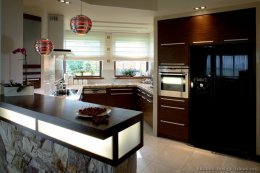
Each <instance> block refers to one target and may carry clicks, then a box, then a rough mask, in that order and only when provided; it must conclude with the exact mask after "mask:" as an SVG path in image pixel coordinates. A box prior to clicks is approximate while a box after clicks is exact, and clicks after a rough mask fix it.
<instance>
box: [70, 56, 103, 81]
mask: <svg viewBox="0 0 260 173" xmlns="http://www.w3.org/2000/svg"><path fill="white" fill-rule="evenodd" d="M68 60H69V61H71V59H68ZM75 61H99V67H100V68H99V74H100V75H98V76H83V75H82V76H76V75H73V79H104V78H103V77H102V69H103V66H102V64H103V62H102V61H101V60H87V59H86V60H75ZM65 63H66V62H65ZM65 67H66V64H65ZM65 71H67V69H66V70H65Z"/></svg>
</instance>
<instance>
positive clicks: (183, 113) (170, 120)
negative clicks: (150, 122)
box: [158, 97, 189, 142]
mask: <svg viewBox="0 0 260 173" xmlns="http://www.w3.org/2000/svg"><path fill="white" fill-rule="evenodd" d="M158 136H161V137H167V138H171V139H175V140H179V141H183V142H188V136H189V107H188V99H183V98H174V97H159V100H158Z"/></svg>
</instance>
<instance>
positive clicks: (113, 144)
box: [0, 94, 143, 166]
mask: <svg viewBox="0 0 260 173" xmlns="http://www.w3.org/2000/svg"><path fill="white" fill-rule="evenodd" d="M90 106H97V107H103V106H101V105H96V104H91V103H85V102H81V101H75V100H68V99H64V98H60V97H51V96H44V95H40V94H34V95H33V96H18V97H4V96H1V97H0V119H2V120H4V121H7V122H11V123H12V124H15V125H18V126H22V127H25V128H27V129H29V130H31V131H33V132H34V133H36V134H39V135H42V136H44V137H47V138H50V139H51V140H54V141H56V142H57V143H60V144H62V145H65V146H69V147H70V148H73V149H75V150H79V151H80V152H83V153H85V154H86V155H90V156H91V157H93V158H96V159H98V160H101V161H103V162H105V163H108V164H110V165H114V166H117V165H119V164H120V163H122V162H123V161H124V160H126V159H127V158H128V157H129V156H130V155H132V154H134V153H135V152H136V151H137V150H138V149H140V148H141V147H142V146H143V135H142V129H143V114H142V112H139V111H133V110H127V109H120V108H113V107H112V108H111V110H112V111H111V113H110V114H109V124H108V125H99V126H96V125H94V124H93V123H92V122H90V121H87V120H85V119H81V118H78V117H77V111H78V110H79V109H81V108H83V107H90ZM52 128H53V129H52ZM48 129H49V131H48ZM55 129H56V130H55ZM50 130H51V131H50ZM58 130H61V132H60V133H58ZM55 134H56V135H58V136H55ZM64 134H66V135H70V134H71V135H73V136H71V139H72V137H73V138H74V137H75V136H74V135H76V134H80V135H81V138H80V139H78V141H75V140H74V141H73V140H71V139H70V137H69V141H66V140H63V138H62V137H61V136H63V135H64ZM126 135H127V138H126ZM85 137H86V139H84V138H85ZM92 138H93V139H94V140H97V141H99V142H100V143H99V146H98V145H97V146H96V147H97V150H95V149H94V150H93V151H92V149H93V148H91V147H90V146H89V147H88V145H89V144H88V141H86V143H85V144H86V146H85V145H83V146H82V145H81V143H82V142H83V143H84V140H90V139H92ZM103 142H104V144H103ZM89 143H90V141H89ZM92 145H93V144H92ZM94 145H95V144H94ZM102 145H107V146H103V147H105V149H104V148H102ZM127 145H128V146H127ZM100 147H101V149H100V150H101V151H98V150H99V149H98V148H100ZM129 147H130V148H129ZM109 150H110V151H109ZM102 151H104V152H105V153H102Z"/></svg>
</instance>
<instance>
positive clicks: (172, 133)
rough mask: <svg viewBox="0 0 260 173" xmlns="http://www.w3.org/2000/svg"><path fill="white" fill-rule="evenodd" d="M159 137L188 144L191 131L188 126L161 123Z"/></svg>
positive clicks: (159, 123)
mask: <svg viewBox="0 0 260 173" xmlns="http://www.w3.org/2000/svg"><path fill="white" fill-rule="evenodd" d="M158 136H160V137H166V138H171V139H175V140H178V141H183V142H188V138H189V130H188V127H187V126H182V125H177V124H171V123H169V122H167V121H166V122H165V121H159V122H158Z"/></svg>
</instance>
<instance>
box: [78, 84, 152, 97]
mask: <svg viewBox="0 0 260 173" xmlns="http://www.w3.org/2000/svg"><path fill="white" fill-rule="evenodd" d="M151 86H152V85H151V84H143V83H128V84H87V85H84V86H83V87H84V88H116V87H138V88H140V89H143V90H145V91H146V92H148V93H150V94H152V95H153V88H151Z"/></svg>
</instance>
